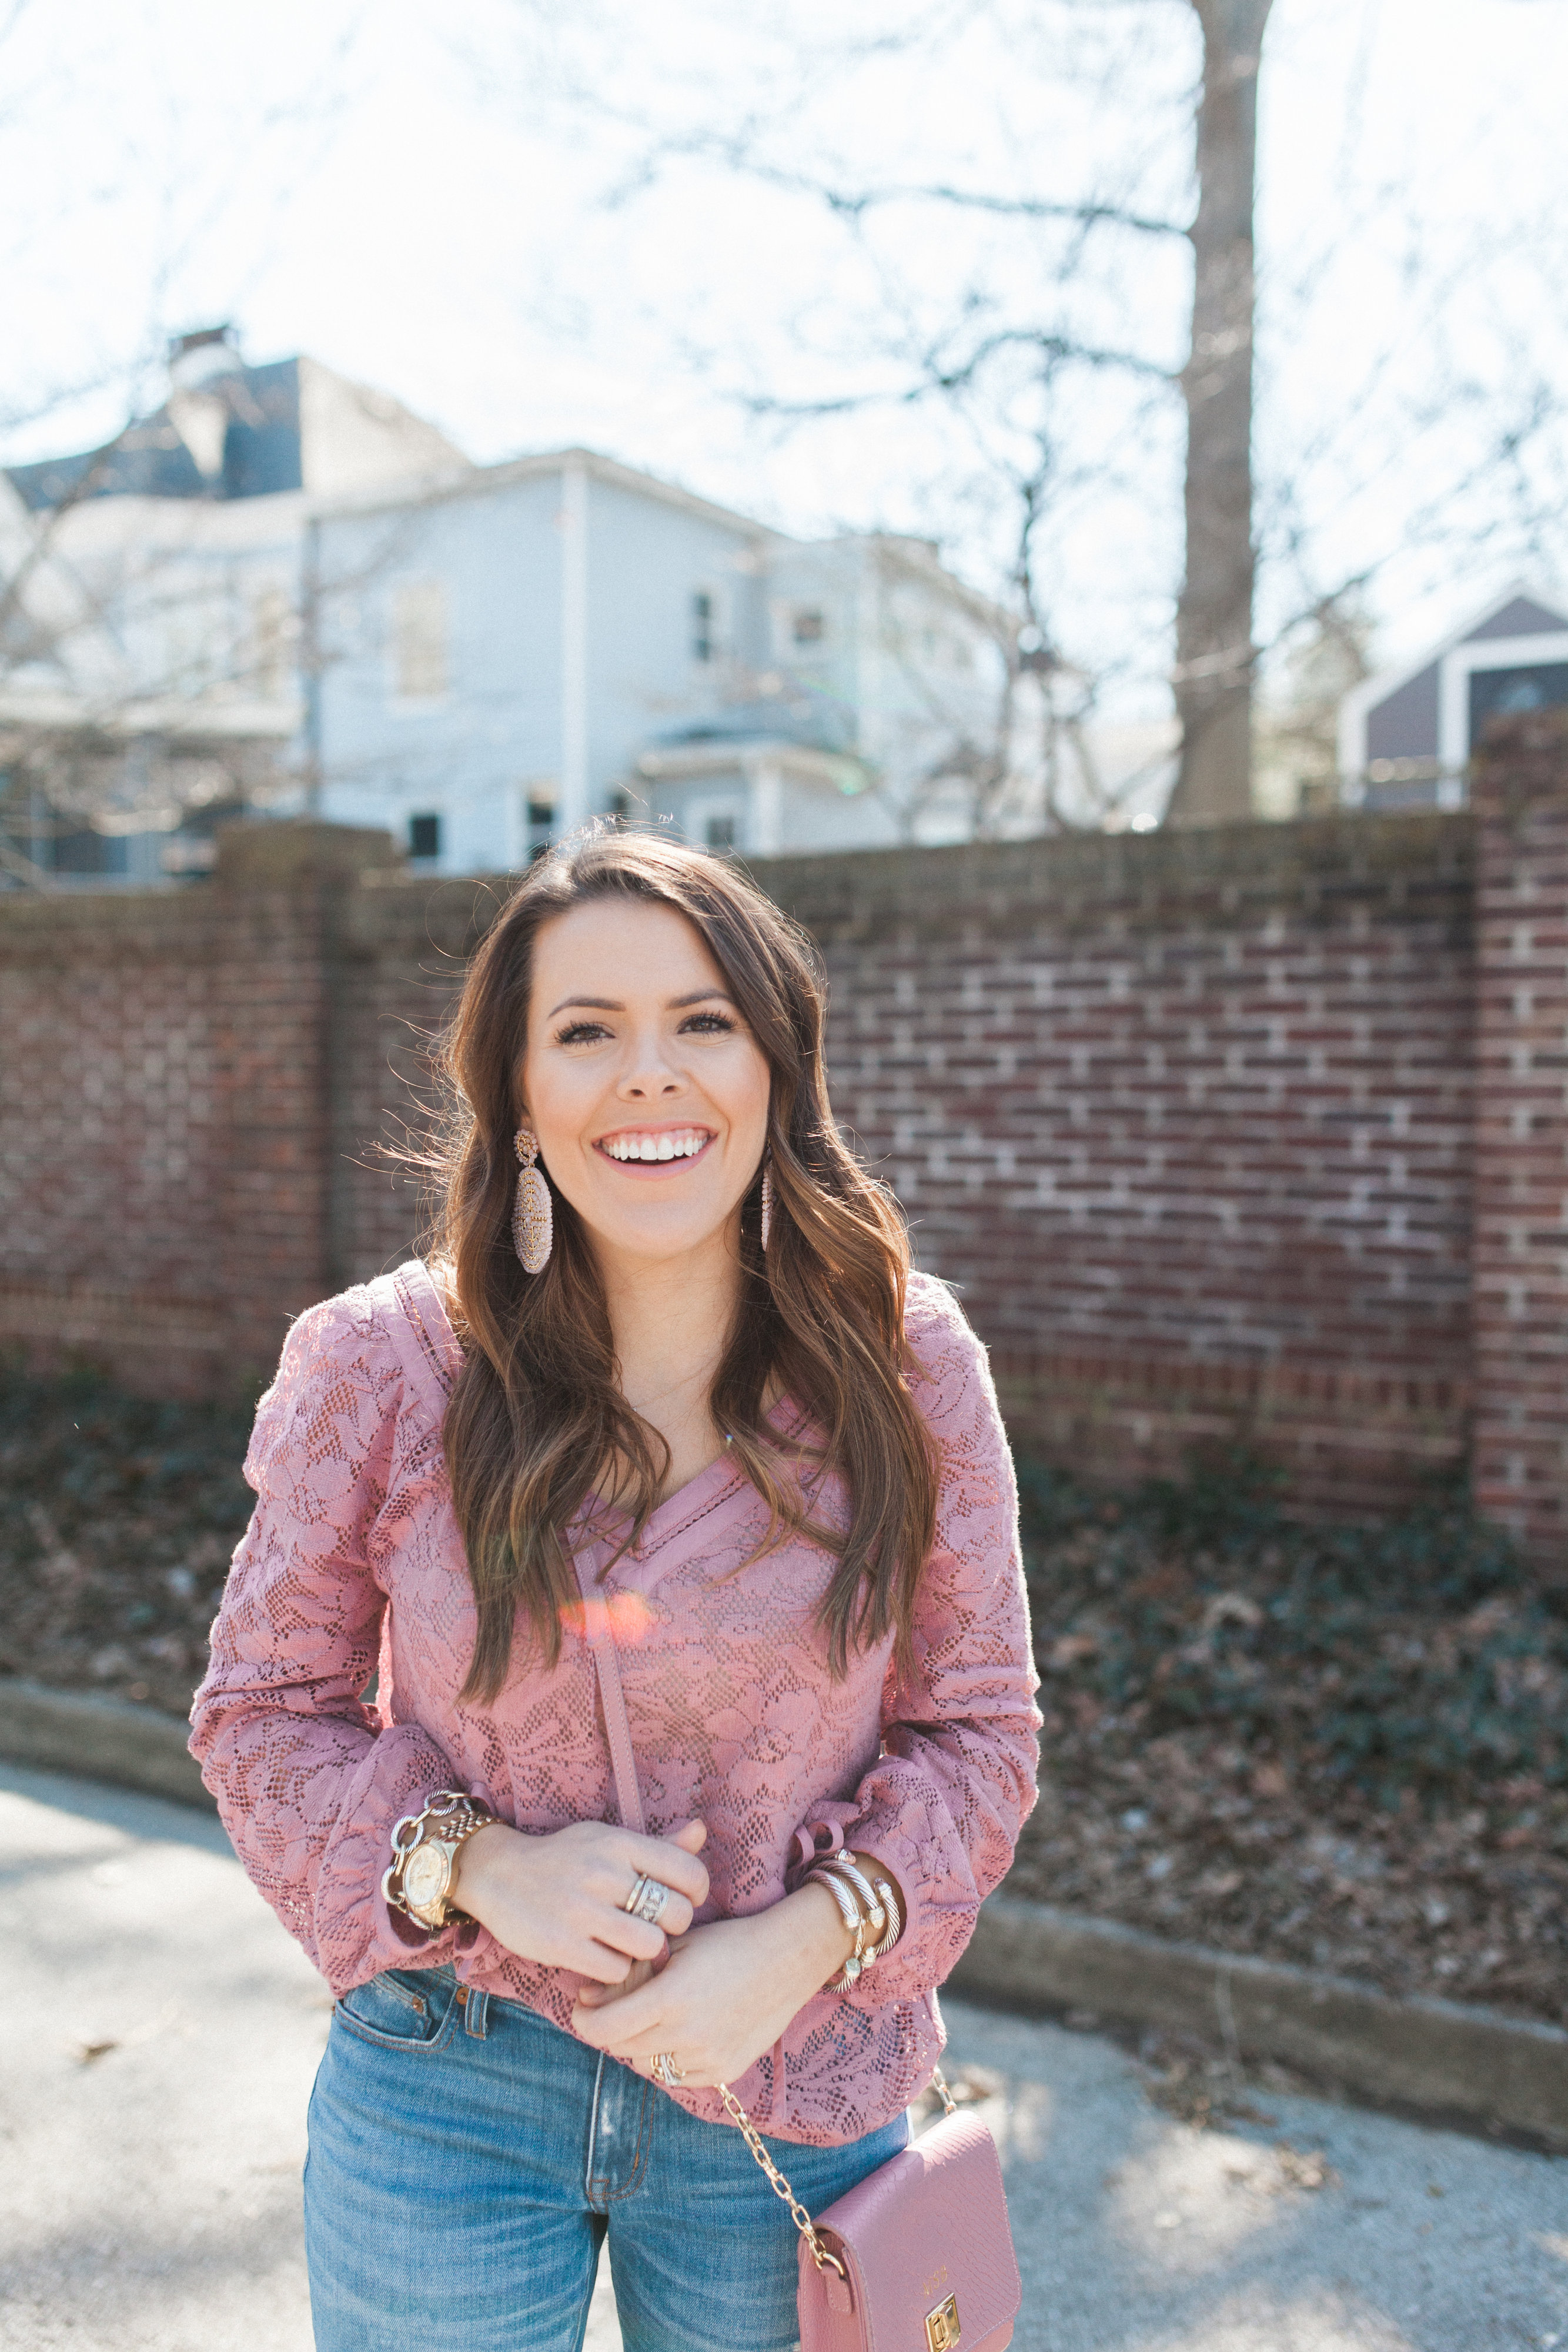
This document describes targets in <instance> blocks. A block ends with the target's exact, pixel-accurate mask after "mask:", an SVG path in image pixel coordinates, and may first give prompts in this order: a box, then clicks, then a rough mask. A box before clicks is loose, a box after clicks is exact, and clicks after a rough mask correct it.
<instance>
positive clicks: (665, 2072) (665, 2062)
mask: <svg viewBox="0 0 1568 2352" xmlns="http://www.w3.org/2000/svg"><path fill="white" fill-rule="evenodd" d="M653 2072H654V2074H656V2075H657V2076H658V2078H659V2080H660V2082H661V2083H663V2084H664V2088H665V2090H666V2091H673V2090H674V2087H675V2084H677V2083H684V2082H685V2079H686V2078H685V2072H684V2071H683V2069H682V2068H681V2067H679V2066H677V2065H676V2063H675V2053H674V2051H673V2050H661V2051H660V2053H659V2054H658V2056H657V2057H656V2058H655V2059H654V2061H653Z"/></svg>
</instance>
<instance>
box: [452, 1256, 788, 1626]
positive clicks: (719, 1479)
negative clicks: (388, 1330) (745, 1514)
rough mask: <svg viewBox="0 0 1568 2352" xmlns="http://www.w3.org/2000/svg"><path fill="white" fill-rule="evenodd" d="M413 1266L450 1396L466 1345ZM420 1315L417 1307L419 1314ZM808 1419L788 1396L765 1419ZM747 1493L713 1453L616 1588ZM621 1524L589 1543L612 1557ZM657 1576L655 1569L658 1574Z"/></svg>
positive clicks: (722, 1456) (652, 1522)
mask: <svg viewBox="0 0 1568 2352" xmlns="http://www.w3.org/2000/svg"><path fill="white" fill-rule="evenodd" d="M414 1263H415V1265H418V1267H419V1269H420V1272H421V1273H422V1274H423V1276H424V1284H423V1287H424V1289H425V1291H426V1293H427V1295H428V1299H429V1304H430V1307H431V1308H432V1310H433V1312H434V1318H436V1329H435V1330H434V1332H433V1333H431V1334H428V1335H427V1336H428V1337H430V1338H432V1339H434V1340H435V1341H436V1342H437V1343H438V1346H439V1349H440V1352H441V1354H442V1355H443V1356H444V1359H445V1377H444V1380H443V1382H442V1385H443V1387H444V1388H445V1389H446V1390H447V1391H448V1392H450V1388H451V1381H452V1377H453V1375H454V1373H455V1368H456V1367H457V1366H458V1365H460V1364H461V1363H462V1360H463V1346H462V1342H461V1341H460V1340H459V1339H458V1337H457V1333H456V1331H455V1328H454V1327H453V1322H452V1318H451V1315H450V1314H449V1313H448V1311H447V1306H446V1299H445V1296H444V1292H443V1289H442V1286H441V1284H440V1283H439V1282H438V1281H437V1280H436V1277H435V1276H434V1274H433V1273H432V1272H431V1269H430V1267H429V1266H428V1265H426V1264H425V1262H424V1260H423V1258H417V1259H415V1260H414ZM417 1312H418V1307H417V1305H416V1314H417ZM804 1418H805V1416H804V1415H803V1414H802V1413H801V1412H800V1409H799V1407H798V1406H796V1405H795V1403H794V1402H793V1401H792V1400H791V1399H790V1398H789V1397H787V1396H785V1397H780V1398H779V1401H778V1402H777V1403H776V1404H774V1405H772V1406H770V1407H769V1408H768V1412H766V1413H765V1414H764V1415H763V1420H764V1423H766V1425H767V1426H768V1427H769V1428H770V1429H772V1430H773V1431H774V1432H775V1433H777V1434H778V1435H779V1436H787V1435H793V1434H794V1433H796V1432H798V1431H799V1430H800V1427H801V1425H802V1423H803V1421H804ZM748 1491H750V1481H749V1480H748V1479H747V1477H746V1475H745V1474H744V1472H743V1471H741V1470H740V1469H739V1468H737V1465H736V1464H735V1462H734V1460H733V1459H732V1458H731V1455H730V1452H729V1448H728V1447H727V1446H726V1447H725V1448H724V1449H723V1451H722V1452H720V1453H719V1454H716V1455H715V1457H714V1459H713V1460H712V1461H711V1462H709V1463H708V1464H707V1465H706V1466H705V1467H704V1468H703V1469H701V1470H699V1471H698V1472H697V1474H696V1475H695V1477H694V1478H688V1479H687V1480H686V1482H685V1486H677V1487H676V1489H675V1491H674V1494H673V1495H666V1496H665V1497H664V1501H663V1502H662V1503H660V1504H658V1505H657V1506H656V1507H655V1508H654V1509H653V1511H651V1512H650V1513H649V1516H648V1519H647V1523H646V1525H645V1526H644V1528H643V1533H642V1536H641V1537H640V1538H639V1539H638V1541H637V1543H636V1544H635V1545H634V1546H632V1547H629V1548H628V1549H626V1550H625V1551H623V1552H622V1555H621V1557H620V1559H618V1560H617V1561H616V1563H615V1568H614V1571H613V1573H614V1578H615V1581H616V1582H617V1583H618V1584H619V1583H631V1582H635V1581H637V1580H638V1576H637V1571H638V1570H639V1569H649V1568H653V1561H654V1557H655V1555H656V1554H657V1553H659V1552H662V1551H664V1549H665V1548H666V1547H667V1546H668V1545H669V1544H670V1543H671V1542H673V1541H674V1538H676V1537H677V1536H680V1535H684V1534H685V1531H686V1529H687V1528H691V1527H694V1526H695V1524H696V1522H697V1521H698V1520H699V1519H706V1518H707V1517H710V1515H711V1514H712V1513H713V1512H714V1511H716V1510H717V1509H718V1507H720V1505H721V1504H723V1503H725V1502H727V1501H728V1500H729V1498H730V1496H731V1495H732V1494H740V1493H742V1492H748ZM598 1506H599V1498H598V1496H597V1495H596V1494H594V1493H592V1492H590V1493H589V1494H587V1495H586V1496H584V1497H583V1502H582V1508H581V1510H580V1512H579V1514H578V1516H577V1519H576V1521H575V1522H574V1524H575V1525H577V1526H579V1527H581V1528H583V1529H584V1532H585V1533H587V1532H588V1528H589V1524H590V1522H591V1519H592V1517H593V1515H594V1513H595V1512H596V1510H597V1509H598ZM623 1524H624V1522H623V1520H622V1521H620V1522H618V1521H617V1520H616V1519H614V1518H613V1517H612V1519H611V1520H610V1522H609V1527H610V1528H612V1529H613V1530H614V1533H608V1532H606V1533H601V1534H599V1535H592V1536H590V1538H589V1539H590V1542H591V1545H592V1546H593V1548H594V1549H601V1550H602V1552H603V1553H604V1554H605V1556H608V1555H609V1553H611V1552H612V1551H613V1549H614V1547H615V1542H616V1540H617V1538H618V1536H619V1532H620V1528H621V1527H622V1526H623ZM656 1574H657V1570H655V1575H656Z"/></svg>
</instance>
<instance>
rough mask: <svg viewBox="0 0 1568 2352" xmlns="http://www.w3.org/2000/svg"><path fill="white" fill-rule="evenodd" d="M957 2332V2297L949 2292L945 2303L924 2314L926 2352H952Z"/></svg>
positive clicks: (956, 2339) (958, 2331)
mask: <svg viewBox="0 0 1568 2352" xmlns="http://www.w3.org/2000/svg"><path fill="white" fill-rule="evenodd" d="M959 2333H960V2330H959V2326H958V2298H957V2296H956V2294H950V2295H949V2296H948V2297H947V2300H946V2303H939V2304H938V2305H937V2306H936V2310H935V2311H928V2312H927V2313H926V2315H925V2344H926V2352H953V2347H954V2346H955V2344H956V2343H957V2341H958V2336H959Z"/></svg>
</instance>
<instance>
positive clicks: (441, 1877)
mask: <svg viewBox="0 0 1568 2352" xmlns="http://www.w3.org/2000/svg"><path fill="white" fill-rule="evenodd" d="M496 1819H497V1815H496V1814H495V1813H493V1812H492V1811H490V1808H489V1807H488V1805H482V1804H480V1803H478V1802H477V1801H476V1799H475V1798H473V1797H465V1795H464V1794H463V1791H462V1790H460V1789H438V1790H436V1793H435V1794H434V1797H432V1798H431V1799H430V1801H429V1802H428V1803H427V1804H425V1805H424V1806H423V1808H422V1810H421V1811H419V1812H417V1813H408V1814H405V1815H404V1817H403V1819H402V1821H401V1822H398V1824H397V1827H396V1828H395V1829H394V1830H393V1832H392V1865H391V1867H390V1869H389V1870H388V1871H387V1873H386V1875H385V1876H384V1878H383V1879H382V1895H384V1896H385V1897H386V1899H387V1902H388V1903H389V1904H391V1905H393V1906H395V1907H396V1908H397V1909H398V1910H399V1911H402V1912H404V1913H406V1914H407V1916H408V1917H409V1918H411V1919H414V1920H417V1921H418V1923H419V1925H420V1926H421V1927H428V1928H430V1929H432V1930H433V1931H434V1932H437V1933H438V1932H439V1931H440V1930H441V1929H442V1928H443V1927H451V1926H453V1925H454V1924H455V1923H456V1922H462V1923H465V1924H466V1923H467V1920H468V1914H467V1912H466V1911H459V1910H458V1908H457V1906H456V1905H455V1904H454V1903H449V1902H448V1900H447V1895H448V1894H449V1892H450V1889H451V1885H452V1874H453V1871H454V1869H455V1866H456V1862H457V1850H458V1848H459V1846H461V1845H462V1844H463V1843H464V1841H465V1839H467V1838H471V1837H472V1836H473V1835H474V1833H475V1832H476V1830H483V1829H487V1828H488V1827H489V1825H490V1823H491V1822H493V1821H495V1820H496Z"/></svg>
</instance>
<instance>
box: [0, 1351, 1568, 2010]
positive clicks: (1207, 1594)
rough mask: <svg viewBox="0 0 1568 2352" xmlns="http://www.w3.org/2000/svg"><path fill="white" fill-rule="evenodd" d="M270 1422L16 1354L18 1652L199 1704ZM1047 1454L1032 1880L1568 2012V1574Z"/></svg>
mask: <svg viewBox="0 0 1568 2352" xmlns="http://www.w3.org/2000/svg"><path fill="white" fill-rule="evenodd" d="M248 1420H249V1416H248V1413H247V1412H240V1411H236V1410H235V1409H232V1408H226V1407H224V1406H220V1405H208V1406H196V1405H169V1404H150V1403H147V1402H139V1401H136V1400H132V1399H129V1398H126V1397H123V1396H120V1395H118V1394H116V1393H115V1392H114V1391H112V1390H110V1389H107V1388H105V1387H103V1386H102V1385H101V1384H99V1383H95V1382H93V1381H87V1380H78V1381H61V1382H55V1383H43V1382H25V1381H17V1380H16V1379H12V1380H10V1381H4V1380H0V1627H3V1628H4V1633H0V1673H5V1672H9V1673H12V1674H19V1675H32V1676H36V1677H37V1679H38V1680H40V1681H43V1682H47V1683H54V1684H57V1685H64V1686H67V1687H70V1688H81V1689H89V1690H92V1689H97V1690H101V1691H106V1692H114V1693H117V1694H119V1695H120V1696H124V1697H127V1698H131V1699H133V1700H138V1701H140V1702H141V1703H143V1704H147V1705H152V1706H159V1707H162V1708H164V1709H166V1710H167V1711H168V1712H170V1713H171V1714H173V1715H179V1716H183V1714H184V1713H185V1711H186V1709H187V1707H188V1706H189V1703H190V1695H191V1691H192V1689H193V1685H194V1684H195V1683H196V1681H197V1680H198V1679H199V1678H200V1675H201V1673H202V1670H203V1666H204V1662H205V1657H206V1633H207V1628H208V1626H209V1624H210V1623H211V1621H212V1617H213V1612H214V1609H215V1608H216V1606H217V1602H218V1600H219V1598H220V1596H221V1592H222V1588H223V1578H224V1574H225V1570H226V1567H227V1563H228V1559H229V1556H230V1554H231V1552H232V1550H233V1548H234V1545H235V1540H236V1538H237V1537H238V1536H239V1534H240V1532H241V1530H242V1529H243V1528H244V1526H245V1523H246V1518H247V1517H248V1515H249V1510H250V1505H251V1500H252V1497H251V1496H250V1493H249V1490H248V1488H246V1486H245V1484H244V1482H243V1480H242V1479H241V1477H240V1475H239V1472H238V1465H239V1462H240V1459H241V1457H242V1455H243V1453H244V1448H245V1441H246V1432H247V1428H248ZM1022 1483H1023V1489H1024V1526H1025V1538H1026V1550H1027V1555H1028V1559H1029V1566H1030V1592H1031V1600H1032V1605H1033V1609H1034V1614H1035V1629H1036V1637H1037V1652H1038V1656H1039V1660H1040V1670H1041V1675H1042V1677H1043V1687H1042V1692H1041V1700H1042V1705H1043V1706H1044V1708H1045V1711H1046V1733H1045V1769H1044V1772H1043V1775H1042V1781H1041V1798H1040V1806H1039V1809H1038V1811H1036V1813H1035V1815H1034V1818H1033V1819H1032V1821H1031V1822H1030V1823H1029V1825H1028V1828H1027V1829H1026V1831H1025V1833H1024V1837H1023V1840H1022V1843H1021V1844H1020V1847H1019V1857H1018V1862H1017V1864H1016V1866H1015V1869H1014V1872H1013V1875H1012V1879H1011V1881H1010V1887H1011V1891H1013V1892H1014V1893H1016V1894H1019V1895H1035V1896H1038V1897H1039V1898H1040V1899H1041V1900H1044V1901H1049V1902H1052V1903H1056V1904H1061V1905H1063V1906H1067V1907H1069V1908H1076V1909H1081V1910H1086V1911H1091V1912H1093V1913H1095V1914H1097V1915H1098V1916H1101V1917H1105V1918H1113V1919H1120V1920H1124V1921H1125V1922H1126V1923H1127V1924H1128V1925H1130V1926H1134V1927H1146V1928H1149V1929H1152V1930H1153V1931H1154V1932H1155V1933H1156V1934H1161V1935H1166V1936H1169V1937H1177V1938H1183V1939H1186V1940H1190V1941H1195V1942H1199V1943H1205V1944H1209V1945H1218V1947H1220V1948H1223V1949H1225V1950H1228V1951H1235V1952H1242V1953H1250V1954H1253V1955H1255V1956H1256V1957H1258V1958H1268V1959H1283V1960H1291V1961H1296V1962H1298V1963H1303V1964H1305V1965H1308V1966H1315V1967H1319V1968H1327V1969H1334V1970H1336V1971H1338V1972H1340V1973H1342V1974H1344V1975H1348V1976H1354V1977H1360V1978H1363V1979H1368V1980H1370V1981H1372V1982H1375V1983H1376V1984H1378V1985H1380V1986H1382V1987H1383V1988H1384V1989H1385V1990H1387V1991H1390V1992H1395V1993H1413V1992H1420V1993H1431V1994H1437V1995H1442V1996H1446V1997H1448V1998H1449V1999H1455V2000H1482V2001H1485V2002H1487V2003H1488V2004H1489V2005H1490V2006H1492V2007H1495V2008H1498V2009H1501V2010H1503V2011H1509V2012H1511V2013H1512V2014H1514V2015H1516V2016H1521V2017H1533V2018H1540V2019H1544V2020H1546V2021H1548V2022H1551V2023H1555V2024H1563V2023H1568V1747H1565V1745H1564V1730H1565V1727H1568V1594H1565V1593H1564V1592H1563V1591H1562V1590H1561V1589H1560V1590H1557V1591H1547V1590H1544V1589H1542V1587H1541V1586H1539V1585H1538V1584H1536V1583H1533V1582H1532V1581H1531V1580H1530V1578H1529V1577H1528V1576H1527V1575H1526V1574H1525V1573H1524V1571H1523V1570H1522V1569H1521V1565H1520V1563H1519V1562H1518V1561H1517V1559H1514V1558H1513V1556H1512V1555H1511V1553H1510V1551H1509V1550H1508V1548H1507V1546H1506V1545H1505V1544H1504V1543H1502V1542H1501V1540H1500V1538H1497V1537H1496V1536H1495V1535H1493V1534H1491V1533H1490V1532H1489V1531H1488V1530H1487V1529H1485V1528H1478V1527H1477V1526H1476V1525H1475V1524H1474V1522H1472V1521H1471V1520H1470V1519H1469V1517H1467V1515H1466V1514H1465V1512H1464V1510H1463V1509H1462V1507H1459V1506H1458V1503H1457V1502H1456V1501H1455V1500H1453V1499H1452V1498H1451V1497H1450V1498H1445V1497H1443V1496H1435V1497H1434V1499H1433V1501H1432V1503H1431V1505H1430V1507H1427V1509H1426V1510H1424V1511H1421V1512H1416V1513H1414V1514H1412V1515H1411V1516H1409V1517H1406V1518H1405V1519H1402V1520H1399V1521H1396V1522H1392V1523H1389V1524H1387V1525H1385V1526H1383V1527H1379V1528H1305V1527H1301V1526H1297V1525H1295V1524H1293V1523H1292V1522H1291V1521H1289V1520H1287V1519H1285V1518H1284V1517H1282V1516H1281V1513H1280V1512H1279V1511H1278V1510H1277V1509H1276V1508H1275V1507H1273V1505H1272V1503H1271V1501H1270V1496H1269V1494H1268V1491H1267V1488H1266V1486H1262V1485H1261V1484H1260V1480H1259V1477H1258V1474H1257V1472H1256V1470H1255V1468H1254V1467H1252V1466H1251V1465H1248V1464H1246V1463H1230V1464H1227V1465H1220V1467H1219V1468H1218V1471H1211V1472H1209V1473H1207V1474H1204V1475H1198V1476H1197V1477H1196V1478H1195V1479H1194V1480H1192V1481H1191V1482H1190V1483H1189V1484H1188V1485H1186V1486H1183V1487H1175V1486H1166V1487H1149V1488H1145V1489H1143V1490H1141V1491H1139V1492H1138V1493H1136V1494H1129V1495H1126V1496H1120V1497H1114V1498H1109V1499H1108V1498H1107V1497H1105V1496H1103V1495H1098V1494H1090V1493H1087V1492H1085V1491H1083V1490H1081V1489H1079V1488H1077V1487H1075V1486H1072V1484H1071V1482H1070V1481H1067V1480H1064V1479H1062V1478H1060V1477H1053V1476H1052V1475H1050V1474H1048V1473H1045V1472H1042V1471H1038V1470H1036V1471H1030V1470H1029V1469H1028V1468H1027V1466H1026V1468H1025V1471H1024V1473H1023V1478H1022Z"/></svg>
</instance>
